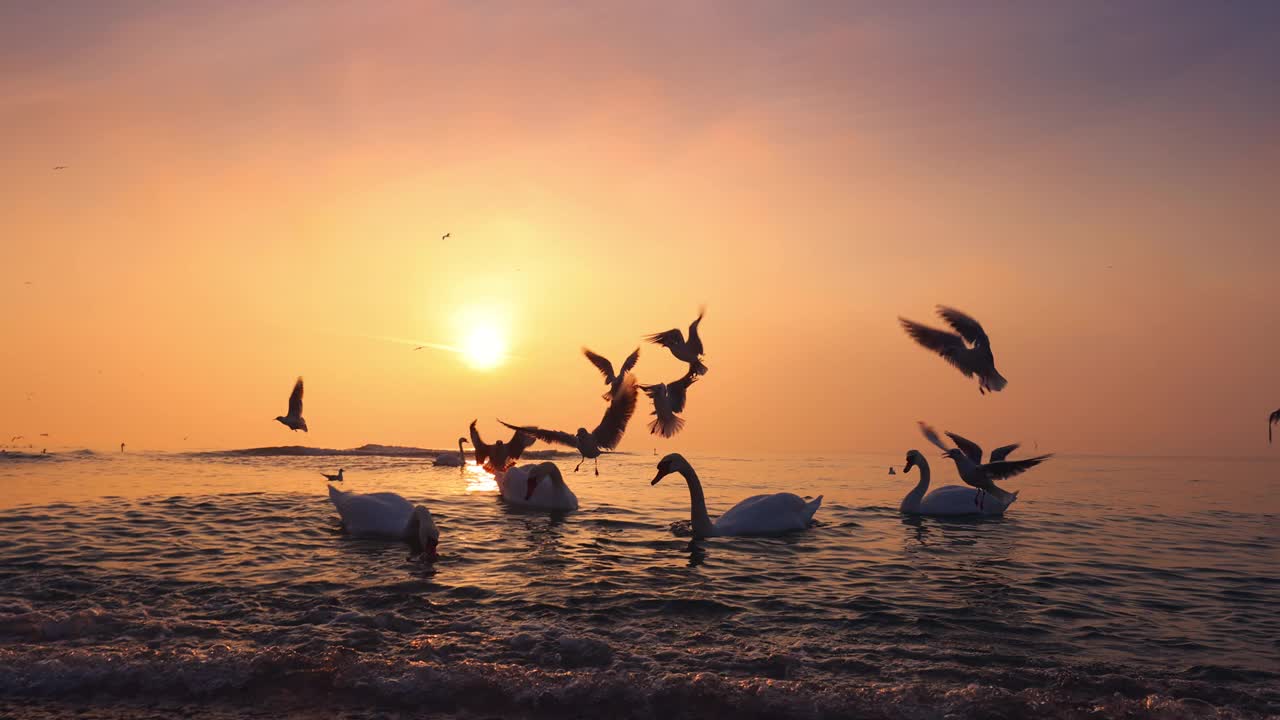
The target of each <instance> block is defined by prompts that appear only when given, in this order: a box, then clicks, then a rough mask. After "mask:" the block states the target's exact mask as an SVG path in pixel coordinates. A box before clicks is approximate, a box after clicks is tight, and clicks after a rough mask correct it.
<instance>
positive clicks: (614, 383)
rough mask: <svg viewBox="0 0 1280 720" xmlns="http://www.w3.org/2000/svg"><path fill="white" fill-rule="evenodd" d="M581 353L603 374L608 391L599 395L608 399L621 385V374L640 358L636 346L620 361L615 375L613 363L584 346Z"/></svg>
mask: <svg viewBox="0 0 1280 720" xmlns="http://www.w3.org/2000/svg"><path fill="white" fill-rule="evenodd" d="M582 354H583V355H586V356H587V359H588V360H590V361H591V364H592V365H595V366H596V369H597V370H599V371H600V374H601V375H604V384H605V385H608V386H609V392H607V393H605V394H604V395H602V396H601V397H603V398H604V399H605V400H608V399H609V398H611V397H613V396H614V395H617V394H618V388H620V387H622V378H623V376H625V375H626V374H627V373H629V372H631V369H632V368H634V367H635V366H636V361H637V360H639V359H640V348H636V349H635V350H634V351H632V353H631V354H630V355H628V356H627V359H626V360H623V361H622V367H621V368H618V374H617V375H615V374H614V373H613V363H611V362H609V361H608V360H606V359H605V358H603V357H601V356H600V355H597V354H595V353H593V352H591V351H590V350H588V349H586V348H582Z"/></svg>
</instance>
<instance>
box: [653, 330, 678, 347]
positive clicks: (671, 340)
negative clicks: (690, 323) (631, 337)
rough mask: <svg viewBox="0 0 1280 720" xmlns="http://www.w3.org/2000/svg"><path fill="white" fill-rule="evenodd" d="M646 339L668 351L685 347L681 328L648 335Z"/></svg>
mask: <svg viewBox="0 0 1280 720" xmlns="http://www.w3.org/2000/svg"><path fill="white" fill-rule="evenodd" d="M644 339H645V340H648V341H649V342H651V343H657V344H659V345H661V346H662V347H664V348H668V349H675V348H681V347H684V334H682V333H681V332H680V329H679V328H671V329H670V330H667V331H666V332H660V333H654V334H652V335H646V336H645V338H644Z"/></svg>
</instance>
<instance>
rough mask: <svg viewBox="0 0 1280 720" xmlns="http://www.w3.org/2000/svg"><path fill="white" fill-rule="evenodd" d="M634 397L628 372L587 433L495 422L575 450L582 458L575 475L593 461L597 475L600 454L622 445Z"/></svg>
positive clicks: (579, 430) (634, 406) (634, 384)
mask: <svg viewBox="0 0 1280 720" xmlns="http://www.w3.org/2000/svg"><path fill="white" fill-rule="evenodd" d="M636 395H637V391H636V379H635V376H633V375H631V374H630V373H628V374H627V375H626V377H625V378H624V379H623V381H622V387H621V388H620V389H619V390H618V394H616V395H614V396H613V399H612V400H610V401H609V407H608V408H606V409H605V411H604V417H603V418H601V420H600V424H599V425H597V426H596V429H595V430H592V431H591V432H587V429H586V428H578V432H576V433H567V432H563V431H560V430H544V429H542V428H540V427H533V426H529V425H512V424H511V423H508V422H504V421H502V420H499V421H498V422H500V423H502V424H503V425H506V426H507V427H509V428H511V429H512V430H519V431H522V432H525V433H528V434H529V435H532V436H533V437H535V438H537V439H539V440H541V441H543V442H545V443H551V444H553V445H563V446H565V447H570V448H573V449H574V450H577V451H578V454H580V455H582V460H580V461H578V464H577V466H575V467H574V468H573V471H574V472H577V471H578V469H579V468H581V467H582V463H583V462H585V461H586V460H588V459H590V460H593V461H595V464H596V468H595V472H596V474H597V475H599V474H600V466H599V458H600V454H601V453H603V452H606V451H609V450H613V449H614V448H616V447H618V443H620V442H622V435H623V433H625V432H626V431H627V423H628V422H630V421H631V416H632V415H633V414H634V413H635V411H636Z"/></svg>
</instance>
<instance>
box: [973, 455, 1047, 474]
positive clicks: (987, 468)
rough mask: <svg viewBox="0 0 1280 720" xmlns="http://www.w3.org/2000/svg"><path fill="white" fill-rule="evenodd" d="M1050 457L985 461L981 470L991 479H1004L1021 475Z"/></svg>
mask: <svg viewBox="0 0 1280 720" xmlns="http://www.w3.org/2000/svg"><path fill="white" fill-rule="evenodd" d="M1051 457H1053V456H1052V455H1041V456H1039V457H1033V458H1027V459H1026V460H1003V461H1001V462H993V463H987V464H986V465H983V466H982V471H983V472H984V473H986V475H987V477H989V478H991V479H992V480H1004V479H1006V478H1011V477H1013V476H1014V475H1021V474H1022V473H1024V472H1026V471H1028V470H1030V469H1031V468H1033V467H1035V466H1037V465H1039V464H1040V463H1042V462H1044V461H1045V460H1048V459H1049V458H1051Z"/></svg>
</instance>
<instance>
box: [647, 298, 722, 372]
mask: <svg viewBox="0 0 1280 720" xmlns="http://www.w3.org/2000/svg"><path fill="white" fill-rule="evenodd" d="M705 312H706V308H700V309H699V310H698V319H697V320H694V321H693V323H692V324H691V325H689V339H688V340H686V339H685V337H684V335H683V334H682V333H681V332H680V328H671V329H670V330H667V331H666V332H660V333H654V334H652V335H648V336H646V337H645V340H648V341H649V342H651V343H657V344H658V345H661V346H663V347H665V348H667V349H668V350H670V351H671V354H672V355H674V356H675V358H676V359H677V360H683V361H684V362H687V363H689V371H690V372H694V373H697V374H698V375H705V374H707V366H706V365H703V364H702V338H700V337H698V323H700V322H702V315H703V314H704V313H705Z"/></svg>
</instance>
